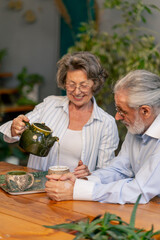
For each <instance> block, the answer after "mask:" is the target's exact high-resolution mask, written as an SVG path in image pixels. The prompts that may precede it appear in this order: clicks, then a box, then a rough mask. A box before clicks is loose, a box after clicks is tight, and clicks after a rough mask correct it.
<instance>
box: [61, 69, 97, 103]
mask: <svg viewBox="0 0 160 240" xmlns="http://www.w3.org/2000/svg"><path fill="white" fill-rule="evenodd" d="M92 87H93V81H92V80H88V79H87V74H86V73H85V71H82V70H73V71H68V72H67V76H66V92H67V96H68V98H69V100H70V101H71V102H72V103H73V104H75V105H76V106H77V107H82V106H85V105H88V103H89V102H90V100H91V98H92V96H93V93H92Z"/></svg>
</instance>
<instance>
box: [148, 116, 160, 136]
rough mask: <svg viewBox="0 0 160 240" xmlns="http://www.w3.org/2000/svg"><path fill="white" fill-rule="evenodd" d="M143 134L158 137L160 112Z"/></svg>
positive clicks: (159, 133) (159, 132)
mask: <svg viewBox="0 0 160 240" xmlns="http://www.w3.org/2000/svg"><path fill="white" fill-rule="evenodd" d="M144 135H147V136H150V137H153V138H157V139H160V114H159V115H158V116H157V117H156V118H155V120H154V121H153V123H152V124H151V126H150V127H149V128H148V129H147V131H146V132H145V133H144Z"/></svg>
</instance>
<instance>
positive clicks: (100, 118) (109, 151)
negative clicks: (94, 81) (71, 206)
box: [0, 96, 119, 171]
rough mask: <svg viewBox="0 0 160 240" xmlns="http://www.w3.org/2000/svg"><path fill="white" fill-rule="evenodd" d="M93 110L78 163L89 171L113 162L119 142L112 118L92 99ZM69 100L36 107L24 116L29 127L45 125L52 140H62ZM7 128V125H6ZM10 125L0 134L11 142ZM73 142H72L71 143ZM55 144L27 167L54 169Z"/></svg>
mask: <svg viewBox="0 0 160 240" xmlns="http://www.w3.org/2000/svg"><path fill="white" fill-rule="evenodd" d="M93 102H94V107H93V112H92V115H91V118H90V119H89V121H88V122H87V123H86V124H85V126H84V127H83V129H82V152H81V160H82V161H83V163H84V164H85V165H87V166H88V168H89V170H90V171H93V170H96V169H98V168H103V167H105V166H107V164H108V163H109V162H110V161H111V160H112V159H113V158H114V151H115V150H116V149H117V146H118V142H119V138H118V131H117V126H116V123H115V120H114V118H113V117H112V116H111V115H109V114H108V113H106V112H105V111H103V110H102V109H101V108H100V107H98V106H97V104H96V101H95V99H94V97H93ZM68 105H69V100H68V97H67V96H49V97H47V98H45V99H44V100H43V102H42V103H40V104H38V105H37V106H36V107H35V108H34V110H33V111H31V112H30V113H28V114H26V116H27V117H28V118H29V119H30V123H31V124H32V123H33V122H40V123H42V122H44V123H45V124H46V125H47V126H48V127H49V128H51V129H52V131H53V134H52V135H53V136H57V137H59V143H60V144H61V139H62V138H63V136H64V134H65V132H66V130H67V128H68V124H69V112H68ZM8 124H9V125H8ZM10 125H11V122H10V123H6V124H4V125H2V126H1V127H0V131H1V132H2V133H3V134H5V135H6V136H7V137H9V139H8V138H5V140H6V141H14V140H13V138H12V139H11V135H10V130H8V129H10V128H8V127H9V126H10ZM73 141H74V139H73ZM57 154H58V144H57V143H55V144H54V145H53V147H52V148H51V150H50V152H49V154H48V156H47V157H38V156H35V155H32V154H30V156H29V160H28V167H31V168H34V169H39V170H43V171H46V170H48V168H49V166H52V165H57V163H58V162H57V161H58V160H57Z"/></svg>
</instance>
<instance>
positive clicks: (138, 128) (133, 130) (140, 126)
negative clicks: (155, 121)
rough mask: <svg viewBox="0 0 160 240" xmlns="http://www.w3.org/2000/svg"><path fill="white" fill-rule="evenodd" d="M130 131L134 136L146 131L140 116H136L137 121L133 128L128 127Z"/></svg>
mask: <svg viewBox="0 0 160 240" xmlns="http://www.w3.org/2000/svg"><path fill="white" fill-rule="evenodd" d="M126 127H127V129H128V131H129V132H130V133H132V134H142V133H143V132H144V131H145V125H144V122H143V121H142V119H141V118H140V116H139V114H138V113H136V114H135V121H134V124H133V125H132V126H126Z"/></svg>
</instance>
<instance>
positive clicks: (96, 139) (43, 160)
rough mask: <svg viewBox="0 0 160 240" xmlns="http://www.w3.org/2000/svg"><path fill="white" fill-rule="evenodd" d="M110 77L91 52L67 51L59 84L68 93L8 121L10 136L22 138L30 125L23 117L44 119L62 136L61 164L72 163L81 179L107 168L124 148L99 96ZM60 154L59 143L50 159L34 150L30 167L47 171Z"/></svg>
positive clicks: (5, 128)
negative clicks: (37, 154) (119, 147)
mask: <svg viewBox="0 0 160 240" xmlns="http://www.w3.org/2000/svg"><path fill="white" fill-rule="evenodd" d="M106 78H107V73H106V72H105V70H104V69H103V68H102V66H101V65H100V62H99V60H98V59H97V58H96V57H95V56H94V55H92V54H91V53H89V52H78V53H74V54H66V55H64V56H63V57H62V59H61V60H60V61H59V62H58V72H57V83H58V86H59V87H60V88H62V89H65V90H66V94H67V96H49V97H47V98H45V99H44V100H43V102H42V103H40V104H38V105H37V106H36V107H35V108H34V110H33V111H31V112H29V113H28V114H26V115H20V116H18V117H17V118H15V119H14V120H13V121H11V122H8V123H5V124H4V125H2V126H1V127H0V131H1V132H2V133H3V134H4V140H5V141H7V142H14V141H17V140H19V137H17V136H20V135H21V134H22V132H23V131H24V129H25V124H24V122H23V120H25V121H30V123H33V122H41V123H42V122H44V123H45V124H46V125H47V126H48V127H49V128H51V129H52V130H53V135H55V136H57V137H59V143H60V157H59V159H60V160H59V161H60V162H59V164H60V165H65V166H68V167H69V168H70V171H72V172H74V174H75V176H76V177H78V178H82V177H85V176H87V175H89V174H90V171H93V170H96V169H99V168H103V167H105V166H107V164H109V162H110V161H111V160H112V158H113V157H114V151H115V150H116V148H117V146H118V131H117V126H116V123H115V120H114V118H113V117H112V116H110V115H109V114H108V113H106V112H104V111H103V110H102V109H101V108H99V107H98V106H97V104H96V101H95V98H94V97H93V95H94V94H96V93H97V92H98V91H99V90H100V89H101V87H102V86H103V83H104V81H105V79H106ZM57 154H58V144H54V145H53V147H52V149H51V150H50V152H49V154H48V156H47V157H38V156H35V155H32V154H30V156H29V160H28V167H31V168H34V169H39V170H43V171H46V170H48V168H49V166H53V165H57V163H58V160H57Z"/></svg>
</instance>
